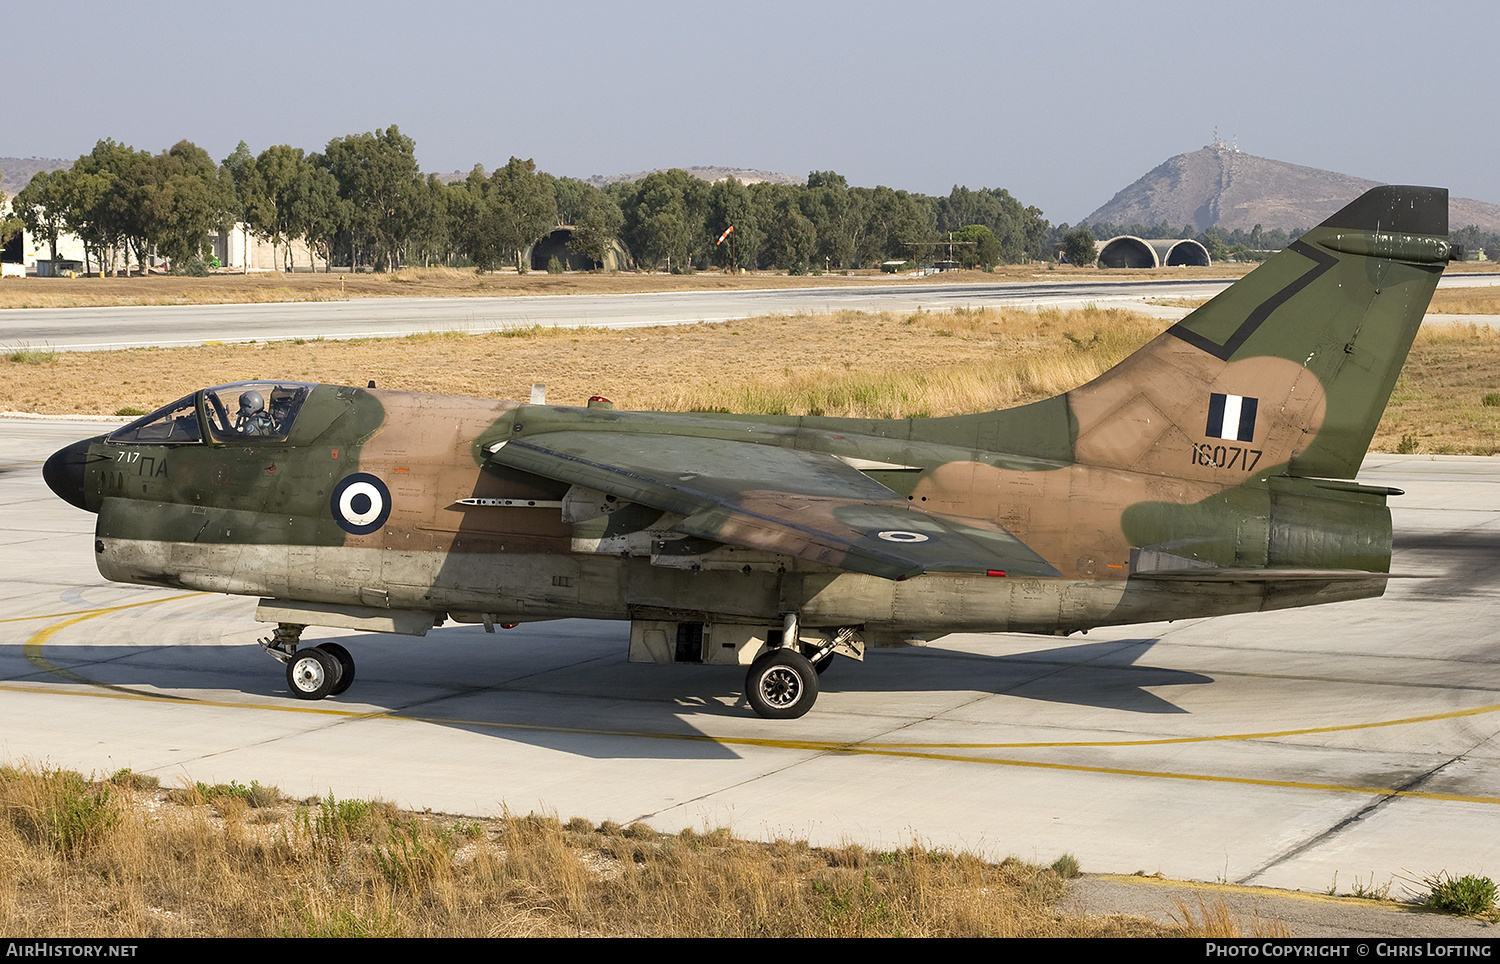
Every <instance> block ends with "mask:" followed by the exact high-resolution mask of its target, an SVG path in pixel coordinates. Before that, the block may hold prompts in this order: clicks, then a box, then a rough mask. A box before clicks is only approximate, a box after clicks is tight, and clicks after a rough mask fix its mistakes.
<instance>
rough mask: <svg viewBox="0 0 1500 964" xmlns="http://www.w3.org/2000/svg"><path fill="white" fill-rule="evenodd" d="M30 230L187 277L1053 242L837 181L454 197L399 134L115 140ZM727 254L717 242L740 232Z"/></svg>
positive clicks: (562, 186)
mask: <svg viewBox="0 0 1500 964" xmlns="http://www.w3.org/2000/svg"><path fill="white" fill-rule="evenodd" d="M14 209H15V211H16V212H17V214H18V215H19V217H20V218H21V219H22V220H23V221H24V222H25V226H26V227H27V229H28V230H30V231H31V232H32V234H33V236H35V237H36V238H38V239H39V242H40V241H43V240H44V241H45V242H46V243H47V244H48V245H49V246H50V248H51V254H52V256H53V257H54V258H56V256H57V241H58V238H59V236H60V235H61V234H63V233H64V232H67V233H72V234H75V235H77V236H78V237H80V238H81V239H83V242H84V244H85V246H86V249H87V250H88V251H89V252H90V254H91V257H92V258H93V259H95V260H96V261H97V262H98V263H100V264H101V265H106V266H107V265H113V264H118V263H121V262H123V263H126V264H141V265H144V264H147V263H149V262H151V261H152V259H153V258H156V259H159V258H165V259H168V260H170V261H171V262H173V264H174V265H185V264H191V263H193V262H195V261H196V260H198V259H201V258H204V257H205V256H206V255H207V253H208V251H209V245H210V242H211V238H212V236H213V235H214V233H215V232H218V231H222V230H225V229H227V228H229V227H230V226H231V225H234V224H236V223H243V224H244V225H246V227H247V229H248V230H249V231H251V232H253V233H254V234H256V235H257V236H259V237H261V238H264V239H266V240H268V241H270V242H271V243H272V244H273V245H274V246H276V247H278V248H279V249H280V250H281V252H282V254H281V258H282V260H283V262H284V263H285V264H286V265H288V266H290V264H291V262H290V258H291V251H292V250H293V245H294V242H302V243H305V244H306V246H307V248H308V249H309V250H311V251H312V252H313V254H314V255H315V256H316V257H318V258H320V259H322V260H324V261H326V262H333V263H343V264H350V265H354V266H373V267H375V268H377V269H388V268H394V267H397V266H399V265H402V264H408V263H445V264H454V265H458V264H468V265H474V266H477V267H479V268H481V269H493V268H497V267H501V266H507V265H515V266H516V267H518V268H520V269H522V270H524V269H525V267H526V266H525V265H524V264H522V262H521V258H522V252H524V251H525V250H526V249H527V248H529V247H530V246H531V245H532V244H534V243H535V242H536V241H538V240H539V239H541V238H542V237H544V236H546V235H547V234H548V233H549V232H550V231H551V230H552V229H553V228H554V227H555V226H557V225H559V224H569V225H573V226H574V232H573V236H572V240H571V242H570V247H571V248H572V249H573V250H574V251H575V252H577V253H578V254H579V255H582V256H583V257H586V258H588V259H590V260H591V261H593V262H594V263H599V264H602V263H605V262H606V261H607V260H608V257H607V255H608V252H609V251H610V249H611V248H612V247H613V246H615V245H616V244H621V245H623V246H624V247H625V248H626V249H627V250H628V252H629V254H630V256H631V257H632V258H633V259H634V261H635V263H636V264H637V265H639V266H641V267H644V268H656V267H666V268H668V269H670V270H686V269H690V268H703V267H708V266H710V265H719V266H723V267H730V268H740V267H743V268H760V269H769V268H780V269H784V270H790V271H793V272H801V271H808V270H815V269H822V268H829V269H839V268H852V267H861V266H869V265H874V264H879V263H880V262H883V261H888V260H902V261H905V260H916V259H918V258H920V257H921V256H924V255H928V256H930V255H931V254H932V252H934V251H935V250H946V249H943V248H942V247H941V245H940V244H939V242H942V241H944V240H945V239H946V240H951V241H952V242H953V246H952V248H951V250H952V253H953V257H954V259H955V260H958V261H959V262H961V263H962V264H964V265H965V266H970V267H982V268H991V267H993V266H994V265H996V264H998V263H1000V262H1017V261H1026V260H1031V259H1036V258H1046V257H1048V256H1049V255H1050V253H1051V248H1052V247H1053V245H1054V244H1055V243H1056V242H1057V240H1058V239H1057V236H1056V234H1057V233H1056V232H1054V231H1052V229H1051V227H1050V225H1049V224H1048V223H1047V221H1046V220H1044V219H1043V218H1042V216H1041V212H1040V211H1039V210H1038V209H1036V208H1035V207H1026V206H1023V205H1022V204H1021V203H1020V202H1019V201H1017V200H1016V199H1015V198H1013V197H1011V195H1010V194H1009V192H1007V191H1004V190H1000V189H991V188H984V189H980V190H977V191H976V190H970V189H968V188H965V187H955V188H954V189H953V190H952V192H951V193H950V194H949V195H948V196H947V197H928V196H925V195H921V194H914V193H911V192H907V191H899V190H893V189H891V188H888V187H875V188H861V187H850V186H849V184H848V182H847V181H846V180H845V178H844V177H843V176H841V175H839V174H836V173H834V172H831V171H815V172H813V173H812V174H811V175H810V176H809V178H808V181H807V184H806V185H805V186H801V185H782V184H769V183H758V184H750V185H745V184H741V183H739V182H738V181H735V180H734V179H728V180H724V181H719V182H716V183H708V182H705V181H702V180H699V179H698V178H695V177H693V176H692V175H690V174H688V173H687V172H685V171H681V170H671V171H661V172H657V173H653V174H650V175H647V176H646V177H645V178H643V179H641V180H640V181H637V182H633V183H621V184H613V185H610V186H609V187H608V188H605V189H600V188H597V187H595V186H593V185H591V184H589V183H587V182H584V181H579V180H575V179H573V178H556V177H553V176H551V175H548V174H546V173H544V172H541V171H538V170H537V169H536V165H535V164H534V163H532V162H531V161H523V160H520V159H518V158H511V160H510V162H509V163H507V164H506V165H505V166H504V167H501V168H500V169H498V170H496V171H493V172H490V173H486V172H485V170H484V169H483V168H482V167H478V166H476V167H475V168H474V170H473V171H472V172H470V174H469V175H468V177H467V178H465V179H463V180H461V181H456V182H454V183H451V184H448V183H444V182H443V181H441V180H439V179H438V178H437V177H436V176H427V177H424V176H423V175H422V173H421V171H420V169H419V168H418V166H417V160H416V153H415V144H414V142H413V141H412V139H411V138H409V137H407V136H405V135H403V134H402V133H401V132H400V131H399V130H398V129H397V128H396V127H394V126H392V127H389V128H386V129H384V130H377V131H375V132H374V133H365V134H352V135H349V136H347V137H340V138H336V139H334V140H332V141H330V142H329V143H328V145H327V147H326V148H325V149H324V150H323V151H322V152H321V153H311V154H309V153H305V152H304V151H303V150H302V149H301V148H297V147H291V146H289V145H276V146H273V147H268V148H266V149H265V150H263V151H261V152H260V153H259V154H253V153H252V152H251V151H250V149H249V148H248V147H247V146H246V145H245V144H244V143H243V142H241V143H240V145H239V147H238V148H237V149H236V150H235V151H234V153H232V154H231V155H230V156H229V157H227V158H225V159H224V161H223V162H222V163H217V164H216V163H214V162H213V160H212V159H211V158H210V157H209V156H208V154H207V153H206V152H205V151H204V150H203V149H202V148H199V147H197V146H196V145H194V144H192V143H191V142H188V141H182V142H181V143H179V144H177V145H176V146H174V147H172V148H170V149H169V150H166V151H163V152H162V153H161V154H156V155H153V154H150V153H148V152H145V151H137V150H135V149H133V148H130V147H127V146H125V145H123V144H118V143H116V142H114V141H113V140H103V141H100V142H99V143H98V144H97V145H96V146H95V148H94V150H93V151H91V152H90V153H88V154H86V155H84V156H83V157H80V158H79V159H78V160H77V161H76V162H75V163H74V164H73V166H72V167H71V168H69V169H67V170H59V171H52V172H46V173H42V174H38V175H37V176H36V177H34V178H33V179H32V181H31V182H30V183H29V184H28V185H27V186H26V187H25V188H24V189H23V190H22V191H21V192H20V193H19V194H18V195H17V196H16V198H15V199H14ZM731 225H732V226H733V227H734V231H733V233H732V235H731V236H730V238H729V240H728V241H726V242H725V243H716V242H717V241H719V240H720V239H721V238H722V237H723V236H724V232H725V230H726V229H727V228H729V227H730V226H731Z"/></svg>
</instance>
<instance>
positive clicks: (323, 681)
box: [259, 623, 354, 700]
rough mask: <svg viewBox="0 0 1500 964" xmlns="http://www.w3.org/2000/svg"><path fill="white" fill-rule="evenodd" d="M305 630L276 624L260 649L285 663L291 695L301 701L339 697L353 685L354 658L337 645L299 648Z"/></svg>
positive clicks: (285, 624) (284, 624)
mask: <svg viewBox="0 0 1500 964" xmlns="http://www.w3.org/2000/svg"><path fill="white" fill-rule="evenodd" d="M306 628H307V627H306V626H299V625H297V624H295V623H279V624H277V626H276V631H275V632H274V633H272V634H271V636H270V638H268V639H262V640H260V641H259V642H260V648H261V649H263V650H265V651H266V652H267V653H268V654H270V655H271V656H273V657H275V658H276V659H278V660H280V661H281V662H283V663H285V664H286V685H287V688H288V689H290V690H291V691H292V695H293V696H295V697H297V698H298V699H303V700H321V699H322V698H323V697H325V696H338V695H339V694H340V693H342V692H344V691H345V690H347V689H348V688H349V684H351V683H353V682H354V657H353V656H350V655H349V651H348V650H347V649H345V648H344V647H342V646H340V645H339V644H338V643H319V644H318V645H317V646H309V647H307V648H305V649H298V648H297V642H298V641H299V640H300V639H301V638H302V630H304V629H306Z"/></svg>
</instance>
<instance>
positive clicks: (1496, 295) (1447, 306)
mask: <svg viewBox="0 0 1500 964" xmlns="http://www.w3.org/2000/svg"><path fill="white" fill-rule="evenodd" d="M1427 311H1428V313H1429V314H1434V315H1500V287H1488V288H1479V287H1475V288H1439V289H1438V290H1437V291H1435V292H1433V295H1432V303H1431V304H1429V305H1428V306H1427Z"/></svg>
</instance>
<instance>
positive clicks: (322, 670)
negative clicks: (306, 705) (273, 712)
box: [286, 646, 342, 700]
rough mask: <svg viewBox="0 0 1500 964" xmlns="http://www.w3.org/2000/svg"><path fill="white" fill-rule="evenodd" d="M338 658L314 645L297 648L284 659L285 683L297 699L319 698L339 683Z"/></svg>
mask: <svg viewBox="0 0 1500 964" xmlns="http://www.w3.org/2000/svg"><path fill="white" fill-rule="evenodd" d="M341 675H342V667H340V666H339V661H338V658H337V657H335V656H334V655H333V654H332V653H330V652H328V651H327V650H325V649H319V648H317V647H316V646H314V647H312V648H311V649H299V650H297V651H296V652H295V653H293V654H292V658H291V659H289V660H287V661H286V685H287V687H288V688H289V689H290V690H291V691H292V695H293V696H295V697H297V698H298V699H299V700H321V699H322V698H323V697H325V696H328V695H329V694H330V693H332V692H333V690H334V687H336V686H338V685H339V677H340V676H341Z"/></svg>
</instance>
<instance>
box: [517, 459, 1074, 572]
mask: <svg viewBox="0 0 1500 964" xmlns="http://www.w3.org/2000/svg"><path fill="white" fill-rule="evenodd" d="M489 457H490V459H492V460H493V461H495V462H497V463H500V464H503V465H508V466H511V467H512V468H517V469H521V470H523V471H526V472H531V473H533V474H535V475H541V476H546V477H547V478H551V479H557V480H558V481H562V482H568V483H571V484H574V485H582V486H587V487H588V488H592V489H597V490H599V491H601V492H604V493H606V494H608V495H613V496H615V497H617V498H620V499H624V500H626V501H629V502H636V503H639V504H641V505H646V506H650V507H652V508H655V509H660V510H662V511H665V512H672V513H676V514H678V515H681V516H683V517H684V518H683V520H682V521H681V522H678V523H677V524H676V525H675V526H674V528H675V529H676V530H677V531H679V532H682V533H683V534H685V535H690V536H697V537H699V538H702V539H709V540H712V541H714V542H721V543H727V544H730V545H736V546H743V547H747V548H752V549H762V550H765V551H768V552H774V553H777V554H780V555H786V556H794V557H796V558H799V559H806V560H808V561H811V562H817V563H821V564H823V565H827V566H834V567H837V568H840V569H847V570H850V571H852V572H862V573H866V574H869V575H872V576H882V577H884V578H887V579H905V578H908V577H910V576H916V575H920V574H922V573H924V572H967V573H991V574H994V575H1005V574H1014V575H1057V570H1056V569H1054V568H1053V567H1052V566H1050V565H1048V563H1047V561H1046V560H1045V559H1043V558H1042V557H1041V556H1039V555H1037V554H1036V553H1035V552H1033V551H1031V550H1030V549H1029V548H1027V547H1026V545H1025V544H1024V543H1022V542H1021V541H1020V540H1019V539H1017V538H1016V537H1015V536H1013V535H1011V534H1010V533H1009V532H1007V531H1005V529H1003V528H1001V527H1000V526H998V525H994V524H993V523H989V522H985V521H983V520H978V519H969V518H959V517H953V516H941V515H937V514H934V513H930V512H924V511H922V510H921V509H918V508H917V507H916V506H914V505H912V504H911V502H910V501H908V500H907V499H906V498H904V497H902V496H900V495H897V494H896V493H895V492H892V491H891V490H890V489H888V488H886V487H885V486H883V485H881V484H880V483H878V482H876V481H875V480H873V479H871V478H869V477H868V476H866V475H865V474H863V473H862V472H860V471H859V470H857V469H855V468H853V467H851V466H849V465H848V464H846V463H845V462H843V461H841V460H840V459H838V458H837V457H835V456H833V455H828V454H825V453H821V452H806V451H801V450H797V449H789V448H781V447H778V446H774V445H762V444H758V443H754V442H741V441H734V440H731V439H718V438H700V437H696V436H682V435H667V434H651V433H627V432H617V431H616V432H591V431H562V432H544V433H539V434H537V435H527V436H524V437H522V438H515V439H508V440H506V441H504V442H500V443H498V444H496V445H494V446H491V447H490V449H489Z"/></svg>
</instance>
